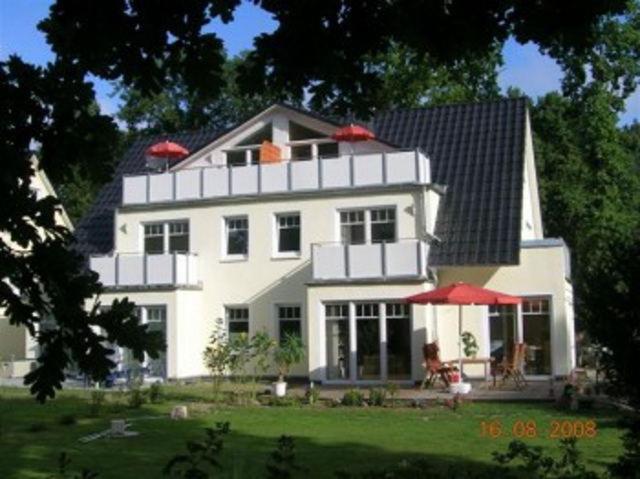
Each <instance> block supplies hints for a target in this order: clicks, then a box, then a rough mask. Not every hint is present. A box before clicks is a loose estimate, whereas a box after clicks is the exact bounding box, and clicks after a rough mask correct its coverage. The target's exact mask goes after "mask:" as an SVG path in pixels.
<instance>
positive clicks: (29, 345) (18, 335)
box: [0, 156, 73, 378]
mask: <svg viewBox="0 0 640 479" xmlns="http://www.w3.org/2000/svg"><path fill="white" fill-rule="evenodd" d="M30 161H31V165H32V167H33V170H34V175H33V177H32V178H31V189H32V191H33V192H34V193H35V195H36V198H37V199H41V198H43V197H46V196H54V197H55V196H56V192H55V190H54V189H53V186H52V185H51V182H50V181H49V178H48V177H47V175H46V173H45V172H44V170H43V169H41V168H40V164H39V162H38V159H37V158H36V157H35V156H32V157H31V159H30ZM56 222H57V223H58V224H59V225H62V226H65V227H66V228H67V229H69V230H73V225H72V224H71V220H70V219H69V216H67V213H66V211H65V210H64V208H60V209H59V212H58V213H57V214H56ZM1 234H3V235H4V237H5V241H7V240H9V238H8V233H1ZM9 241H10V240H9ZM12 247H13V248H14V249H16V250H20V247H19V246H18V245H17V244H12ZM38 354H39V349H38V343H37V342H36V340H35V338H33V337H32V336H31V334H29V331H28V330H27V328H25V327H23V326H21V327H16V326H15V325H13V324H11V323H10V322H9V318H8V317H7V315H6V311H4V310H3V309H0V377H9V378H19V377H23V376H24V375H25V374H27V373H28V372H29V371H31V370H32V369H33V368H34V367H35V361H36V359H37V357H38Z"/></svg>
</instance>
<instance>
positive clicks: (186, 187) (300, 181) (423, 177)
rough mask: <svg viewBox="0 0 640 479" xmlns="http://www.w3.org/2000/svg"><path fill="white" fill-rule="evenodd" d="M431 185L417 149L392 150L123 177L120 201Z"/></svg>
mask: <svg viewBox="0 0 640 479" xmlns="http://www.w3.org/2000/svg"><path fill="white" fill-rule="evenodd" d="M430 182H431V170H430V164H429V159H428V158H427V157H426V156H425V155H424V154H423V153H422V152H421V151H419V150H412V151H394V152H389V153H369V154H355V155H343V156H340V157H337V158H323V159H312V160H306V161H286V162H282V163H275V164H261V165H250V166H239V167H226V166H220V167H207V168H192V169H184V170H179V171H174V172H167V173H157V174H145V175H134V176H124V178H123V185H122V203H123V205H139V204H149V203H164V202H174V201H188V200H198V199H206V198H221V197H232V196H247V195H249V196H251V195H262V194H270V193H287V192H302V191H314V190H316V191H317V190H329V189H338V188H357V187H365V186H381V185H399V184H409V183H414V184H428V183H430Z"/></svg>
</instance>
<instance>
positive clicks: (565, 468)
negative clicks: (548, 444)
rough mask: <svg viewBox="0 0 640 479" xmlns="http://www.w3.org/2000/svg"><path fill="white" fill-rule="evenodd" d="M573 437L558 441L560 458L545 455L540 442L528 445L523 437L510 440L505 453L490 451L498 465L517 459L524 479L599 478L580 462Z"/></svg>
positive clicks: (517, 469) (518, 471)
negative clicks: (522, 439) (538, 444)
mask: <svg viewBox="0 0 640 479" xmlns="http://www.w3.org/2000/svg"><path fill="white" fill-rule="evenodd" d="M576 444H577V443H576V439H575V438H572V439H562V440H561V441H560V454H561V456H560V458H559V459H556V458H555V456H549V455H545V454H544V452H543V449H542V448H541V447H539V446H529V445H527V444H526V443H524V442H522V441H511V442H510V443H509V446H508V448H507V452H505V453H498V452H495V453H493V457H494V460H495V461H496V462H497V463H498V464H501V465H503V466H504V465H508V464H511V463H516V462H517V463H518V467H517V468H516V474H517V477H521V478H523V479H526V478H531V479H537V478H543V479H598V478H599V477H600V476H599V475H598V474H596V473H595V472H593V471H589V470H588V469H587V468H586V467H585V466H584V464H582V463H581V462H580V458H581V455H580V452H579V451H578V448H577V445H576Z"/></svg>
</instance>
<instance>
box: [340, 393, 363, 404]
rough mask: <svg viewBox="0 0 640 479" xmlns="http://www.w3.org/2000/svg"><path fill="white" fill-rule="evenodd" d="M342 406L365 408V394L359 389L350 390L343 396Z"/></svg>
mask: <svg viewBox="0 0 640 479" xmlns="http://www.w3.org/2000/svg"><path fill="white" fill-rule="evenodd" d="M340 404H342V405H343V406H357V407H360V406H364V404H365V400H364V394H363V392H362V391H360V390H359V389H349V390H348V391H345V393H344V394H343V395H342V399H341V400H340Z"/></svg>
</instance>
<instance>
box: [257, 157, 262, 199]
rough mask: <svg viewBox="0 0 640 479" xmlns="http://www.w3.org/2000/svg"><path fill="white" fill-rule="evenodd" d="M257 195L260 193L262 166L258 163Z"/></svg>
mask: <svg viewBox="0 0 640 479" xmlns="http://www.w3.org/2000/svg"><path fill="white" fill-rule="evenodd" d="M257 176H258V194H260V193H262V164H261V163H258V175H257Z"/></svg>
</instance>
